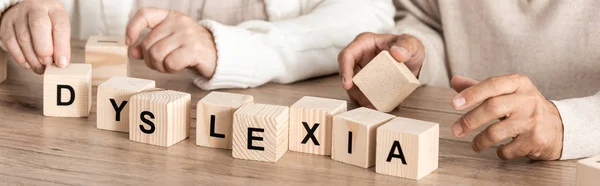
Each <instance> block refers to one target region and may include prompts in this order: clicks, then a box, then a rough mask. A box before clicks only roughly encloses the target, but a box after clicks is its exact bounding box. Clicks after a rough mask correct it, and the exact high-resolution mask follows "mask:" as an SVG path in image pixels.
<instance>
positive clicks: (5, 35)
mask: <svg viewBox="0 0 600 186" xmlns="http://www.w3.org/2000/svg"><path fill="white" fill-rule="evenodd" d="M0 29H1V30H2V32H1V33H2V42H4V45H5V47H6V48H7V50H8V52H9V53H10V55H11V56H12V57H13V59H15V62H17V63H18V64H19V65H20V66H21V67H23V68H24V69H30V68H31V66H29V64H28V63H27V61H26V59H25V56H24V55H23V52H22V51H21V47H20V46H19V43H18V41H17V36H16V33H15V29H14V25H13V23H12V22H4V24H2V25H0Z"/></svg>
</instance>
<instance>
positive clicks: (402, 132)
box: [375, 117, 440, 180]
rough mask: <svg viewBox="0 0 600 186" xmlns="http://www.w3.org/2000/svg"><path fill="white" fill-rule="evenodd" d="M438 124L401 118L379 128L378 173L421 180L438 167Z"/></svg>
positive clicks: (376, 164)
mask: <svg viewBox="0 0 600 186" xmlns="http://www.w3.org/2000/svg"><path fill="white" fill-rule="evenodd" d="M439 136H440V128H439V125H438V124H437V123H432V122H427V121H420V120H415V119H408V118H401V117H397V118H395V119H392V120H391V121H389V122H387V123H385V124H383V125H382V126H380V127H379V128H377V153H376V158H375V159H376V160H375V161H376V163H375V171H376V172H377V173H380V174H386V175H391V176H398V177H402V178H408V179H413V180H419V179H421V178H423V177H425V176H426V175H428V174H429V173H431V172H433V171H434V170H435V169H437V168H438V155H439V142H440V139H439Z"/></svg>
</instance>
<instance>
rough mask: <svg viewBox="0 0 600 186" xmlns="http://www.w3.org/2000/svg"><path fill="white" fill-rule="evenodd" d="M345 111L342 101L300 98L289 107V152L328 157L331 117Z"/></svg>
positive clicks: (344, 103) (345, 105) (345, 106)
mask: <svg viewBox="0 0 600 186" xmlns="http://www.w3.org/2000/svg"><path fill="white" fill-rule="evenodd" d="M346 110H347V104H346V101H343V100H336V99H327V98H318V97H311V96H304V97H302V98H301V99H300V100H298V101H297V102H296V103H294V104H293V105H292V106H291V107H290V137H289V142H290V145H289V147H290V150H291V151H297V152H304V153H311V154H319V155H330V154H331V124H332V122H333V116H334V115H336V114H339V113H342V112H346Z"/></svg>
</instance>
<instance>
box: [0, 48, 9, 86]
mask: <svg viewBox="0 0 600 186" xmlns="http://www.w3.org/2000/svg"><path fill="white" fill-rule="evenodd" d="M7 77H8V53H7V52H5V51H2V50H0V83H2V82H3V81H4V80H6V78H7Z"/></svg>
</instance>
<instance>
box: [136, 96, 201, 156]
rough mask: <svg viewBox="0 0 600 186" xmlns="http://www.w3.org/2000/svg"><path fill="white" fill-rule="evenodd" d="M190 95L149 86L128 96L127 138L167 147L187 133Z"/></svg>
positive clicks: (188, 129)
mask: <svg viewBox="0 0 600 186" xmlns="http://www.w3.org/2000/svg"><path fill="white" fill-rule="evenodd" d="M190 104H191V95H190V94H188V93H183V92H177V91H172V90H162V89H149V90H146V91H143V92H141V93H138V94H136V95H134V96H132V97H131V99H130V103H129V140H131V141H136V142H141V143H147V144H152V145H157V146H161V147H170V146H171V145H174V144H176V143H178V142H180V141H183V140H184V139H186V138H188V137H189V136H190Z"/></svg>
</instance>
